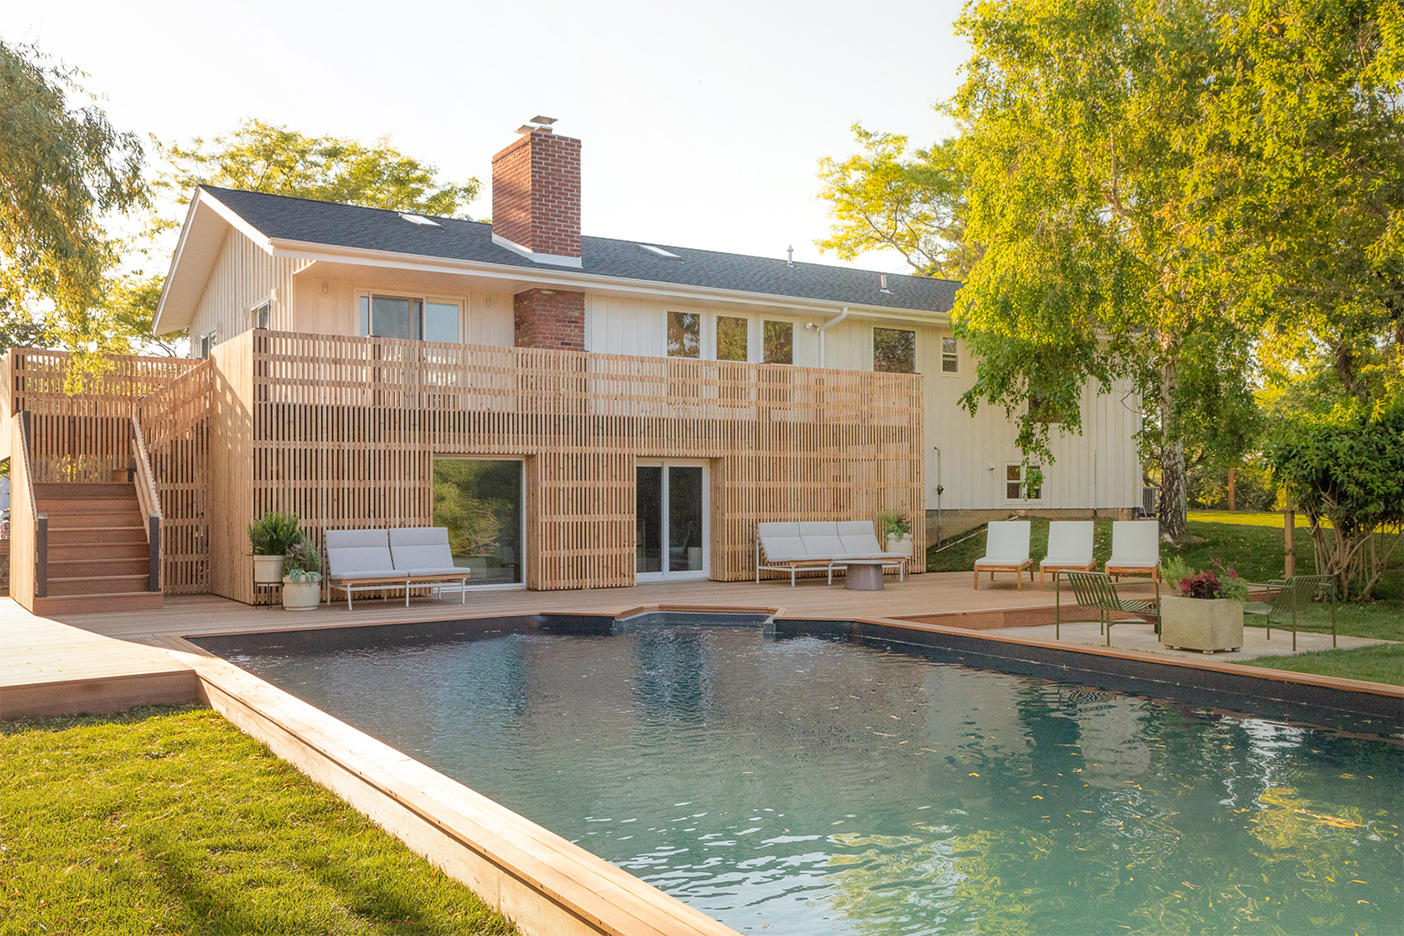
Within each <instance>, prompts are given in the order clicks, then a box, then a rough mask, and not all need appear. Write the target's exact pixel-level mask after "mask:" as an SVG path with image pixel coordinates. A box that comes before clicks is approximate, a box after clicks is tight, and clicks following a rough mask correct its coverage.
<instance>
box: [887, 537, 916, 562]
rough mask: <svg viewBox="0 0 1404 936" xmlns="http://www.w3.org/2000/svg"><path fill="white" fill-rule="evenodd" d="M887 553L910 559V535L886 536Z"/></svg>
mask: <svg viewBox="0 0 1404 936" xmlns="http://www.w3.org/2000/svg"><path fill="white" fill-rule="evenodd" d="M887 551H888V552H890V553H897V554H898V555H902V556H906V557H907V558H908V559H910V558H912V534H910V533H903V534H902V535H901V536H900V537H898V536H894V535H893V534H891V533H889V534H887Z"/></svg>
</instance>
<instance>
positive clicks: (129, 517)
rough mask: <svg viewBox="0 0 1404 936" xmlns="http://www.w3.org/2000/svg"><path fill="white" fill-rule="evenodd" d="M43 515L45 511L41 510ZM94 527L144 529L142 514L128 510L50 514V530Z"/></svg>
mask: <svg viewBox="0 0 1404 936" xmlns="http://www.w3.org/2000/svg"><path fill="white" fill-rule="evenodd" d="M40 513H43V510H42V509H41V510H40ZM93 527H105V528H108V529H111V528H112V527H117V528H119V529H126V528H131V529H136V530H140V529H144V527H143V525H142V517H141V514H139V513H137V512H136V511H135V510H128V511H124V512H122V513H114V514H49V530H50V531H53V530H88V529H92V528H93Z"/></svg>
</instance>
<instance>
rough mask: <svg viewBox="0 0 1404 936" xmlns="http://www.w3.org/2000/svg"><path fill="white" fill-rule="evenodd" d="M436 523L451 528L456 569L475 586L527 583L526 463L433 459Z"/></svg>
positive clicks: (494, 460) (478, 459)
mask: <svg viewBox="0 0 1404 936" xmlns="http://www.w3.org/2000/svg"><path fill="white" fill-rule="evenodd" d="M434 525H435V526H441V527H448V534H449V548H450V549H451V550H452V551H453V562H454V565H456V566H460V567H463V568H467V569H469V570H471V572H472V574H471V576H470V577H469V579H468V584H469V586H473V585H519V584H521V583H522V463H521V462H520V461H518V460H515V459H490V458H440V459H436V460H435V461H434Z"/></svg>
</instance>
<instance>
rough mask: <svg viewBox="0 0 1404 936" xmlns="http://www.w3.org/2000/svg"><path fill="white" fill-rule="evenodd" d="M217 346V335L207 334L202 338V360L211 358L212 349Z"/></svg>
mask: <svg viewBox="0 0 1404 936" xmlns="http://www.w3.org/2000/svg"><path fill="white" fill-rule="evenodd" d="M214 346H215V333H214V332H212V331H211V332H206V333H205V334H203V335H201V336H200V358H201V360H203V359H204V358H207V357H209V356H210V349H211V348H213V347H214Z"/></svg>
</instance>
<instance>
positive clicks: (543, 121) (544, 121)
mask: <svg viewBox="0 0 1404 936" xmlns="http://www.w3.org/2000/svg"><path fill="white" fill-rule="evenodd" d="M555 122H556V118H554V117H542V116H541V115H540V114H538V115H536V116H535V117H533V118H531V119H530V120H528V121H527V123H534V124H540V125H541V126H543V127H549V126H551V124H553V123H555Z"/></svg>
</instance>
